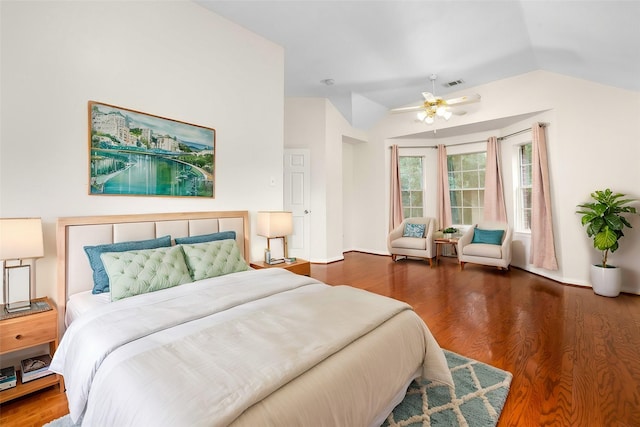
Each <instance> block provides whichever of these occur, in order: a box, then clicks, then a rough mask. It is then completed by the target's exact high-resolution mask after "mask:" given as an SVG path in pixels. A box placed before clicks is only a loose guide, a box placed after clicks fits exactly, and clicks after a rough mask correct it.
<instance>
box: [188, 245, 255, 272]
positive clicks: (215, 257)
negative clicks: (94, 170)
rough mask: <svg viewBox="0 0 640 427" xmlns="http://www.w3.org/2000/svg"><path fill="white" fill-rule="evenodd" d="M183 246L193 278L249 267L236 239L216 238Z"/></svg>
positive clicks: (242, 269) (243, 269)
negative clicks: (211, 240) (212, 240)
mask: <svg viewBox="0 0 640 427" xmlns="http://www.w3.org/2000/svg"><path fill="white" fill-rule="evenodd" d="M181 246H182V249H183V250H184V255H185V258H186V261H187V265H188V266H189V270H190V271H191V277H192V278H193V280H202V279H207V278H209V277H216V276H222V275H224V274H229V273H235V272H238V271H245V270H248V269H249V266H248V265H247V263H246V262H245V260H244V258H243V257H242V253H241V252H240V249H239V248H238V245H236V241H235V240H231V239H227V240H216V241H214V242H206V243H194V244H188V245H181Z"/></svg>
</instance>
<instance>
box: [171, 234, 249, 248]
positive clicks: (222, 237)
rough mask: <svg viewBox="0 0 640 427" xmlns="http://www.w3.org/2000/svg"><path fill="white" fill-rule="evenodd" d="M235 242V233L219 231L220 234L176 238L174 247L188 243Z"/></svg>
mask: <svg viewBox="0 0 640 427" xmlns="http://www.w3.org/2000/svg"><path fill="white" fill-rule="evenodd" d="M227 239H231V240H236V232H235V231H221V232H220V233H211V234H199V235H197V236H189V237H176V245H182V244H190V243H204V242H214V241H216V240H227Z"/></svg>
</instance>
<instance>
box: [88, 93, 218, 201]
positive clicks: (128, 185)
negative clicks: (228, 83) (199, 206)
mask: <svg viewBox="0 0 640 427" xmlns="http://www.w3.org/2000/svg"><path fill="white" fill-rule="evenodd" d="M89 123H90V130H89V133H90V135H89V158H90V167H89V172H90V174H89V176H90V194H111V195H114V194H119V195H137V196H174V197H210V198H212V197H214V190H215V182H214V176H215V161H214V159H215V130H214V129H211V128H206V127H202V126H197V125H192V124H188V123H184V122H180V121H177V120H171V119H165V118H162V117H158V116H154V115H150V114H145V113H140V112H137V111H133V110H129V109H126V108H122V107H116V106H113V105H108V104H101V103H98V102H94V101H89Z"/></svg>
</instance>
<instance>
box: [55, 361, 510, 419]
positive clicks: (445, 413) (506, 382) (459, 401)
mask: <svg viewBox="0 0 640 427" xmlns="http://www.w3.org/2000/svg"><path fill="white" fill-rule="evenodd" d="M444 354H445V356H446V358H447V363H448V364H449V369H451V374H452V375H453V381H454V383H455V385H456V389H455V393H454V391H453V390H451V389H450V388H449V387H446V386H441V385H436V384H433V383H430V382H428V381H421V382H418V381H414V382H412V383H411V385H410V386H409V389H408V390H407V394H406V396H405V398H404V400H403V401H402V402H400V404H399V405H398V406H396V407H395V409H394V410H393V412H392V413H391V415H389V418H387V420H386V421H385V422H384V424H383V425H382V426H383V427H429V426H446V427H458V426H460V427H494V426H495V425H496V424H497V423H498V419H499V418H500V413H501V412H502V408H503V407H504V402H505V401H506V400H507V394H508V393H509V386H510V384H511V378H512V377H513V376H512V375H511V373H509V372H506V371H503V370H501V369H498V368H495V367H493V366H489V365H486V364H484V363H481V362H478V361H477V360H473V359H468V358H466V357H464V356H460V355H459V354H456V353H453V352H451V351H447V350H444ZM74 426H75V425H74V424H73V423H72V422H71V419H70V418H69V416H68V415H65V416H64V417H62V418H59V419H57V420H54V421H52V422H50V423H48V424H45V426H44V427H74Z"/></svg>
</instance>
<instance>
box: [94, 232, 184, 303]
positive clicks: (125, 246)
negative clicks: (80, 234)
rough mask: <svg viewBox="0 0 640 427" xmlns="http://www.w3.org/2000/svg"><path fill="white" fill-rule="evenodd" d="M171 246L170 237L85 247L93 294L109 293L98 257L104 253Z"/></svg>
mask: <svg viewBox="0 0 640 427" xmlns="http://www.w3.org/2000/svg"><path fill="white" fill-rule="evenodd" d="M166 246H171V236H169V235H167V236H162V237H158V238H157V239H150V240H135V241H131V242H120V243H109V244H105V245H97V246H85V247H84V251H85V253H86V254H87V257H88V258H89V265H90V266H91V269H92V270H93V290H92V291H91V292H92V293H93V294H101V293H103V292H109V276H107V272H106V271H105V270H104V265H103V263H102V260H101V259H100V255H101V254H103V253H104V252H125V251H133V250H139V249H154V248H162V247H166Z"/></svg>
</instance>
